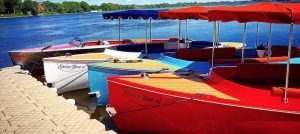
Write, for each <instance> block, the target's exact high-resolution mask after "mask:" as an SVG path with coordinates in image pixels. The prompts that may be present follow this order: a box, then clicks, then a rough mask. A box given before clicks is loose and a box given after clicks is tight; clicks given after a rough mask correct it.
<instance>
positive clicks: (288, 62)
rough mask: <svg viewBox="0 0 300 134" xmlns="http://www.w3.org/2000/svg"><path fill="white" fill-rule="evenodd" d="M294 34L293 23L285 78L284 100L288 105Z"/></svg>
mask: <svg viewBox="0 0 300 134" xmlns="http://www.w3.org/2000/svg"><path fill="white" fill-rule="evenodd" d="M293 32H294V24H293V23H292V24H291V26H290V40H289V52H288V61H287V65H286V77H285V88H284V98H283V102H284V103H287V102H288V98H287V93H288V87H289V75H290V64H291V50H292V43H293Z"/></svg>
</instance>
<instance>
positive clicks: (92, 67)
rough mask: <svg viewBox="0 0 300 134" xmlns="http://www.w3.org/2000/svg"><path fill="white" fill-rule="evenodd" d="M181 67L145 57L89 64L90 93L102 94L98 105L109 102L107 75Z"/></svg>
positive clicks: (177, 69) (173, 70)
mask: <svg viewBox="0 0 300 134" xmlns="http://www.w3.org/2000/svg"><path fill="white" fill-rule="evenodd" d="M180 69H181V68H180V67H178V66H174V65H169V64H166V63H163V62H160V61H158V60H148V59H143V60H139V61H127V62H126V61H124V62H119V61H115V63H114V62H105V63H90V64H88V79H89V85H90V93H97V94H100V97H99V98H98V101H97V104H98V105H106V104H108V88H107V77H109V76H121V75H133V74H140V73H163V72H175V71H180Z"/></svg>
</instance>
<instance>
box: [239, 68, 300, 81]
mask: <svg viewBox="0 0 300 134" xmlns="http://www.w3.org/2000/svg"><path fill="white" fill-rule="evenodd" d="M299 68H300V64H292V65H291V66H290V79H291V80H293V79H295V80H300V70H299ZM237 76H238V78H239V79H245V80H285V77H286V64H238V66H237Z"/></svg>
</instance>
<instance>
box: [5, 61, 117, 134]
mask: <svg viewBox="0 0 300 134" xmlns="http://www.w3.org/2000/svg"><path fill="white" fill-rule="evenodd" d="M0 133H16V134H27V133H28V134H36V133H38V134H43V133H66V134H77V133H78V134H85V133H86V134H96V133H97V134H98V133H104V134H105V133H114V131H105V126H104V125H103V124H102V123H100V122H99V121H97V120H95V119H90V116H89V115H88V114H87V113H85V112H84V111H81V110H77V107H76V106H74V105H72V104H67V103H66V99H65V98H63V97H60V96H58V95H57V94H56V93H55V92H52V91H49V88H48V87H46V86H44V85H43V84H42V83H41V82H39V81H37V80H36V79H35V78H33V77H32V76H31V75H27V74H26V72H24V71H23V70H21V69H19V67H17V66H16V67H10V68H4V69H1V71H0Z"/></svg>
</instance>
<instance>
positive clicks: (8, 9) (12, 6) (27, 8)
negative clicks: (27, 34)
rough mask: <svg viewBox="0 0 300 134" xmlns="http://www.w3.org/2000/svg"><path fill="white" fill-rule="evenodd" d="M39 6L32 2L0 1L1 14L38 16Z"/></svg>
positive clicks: (20, 0) (26, 0) (28, 0)
mask: <svg viewBox="0 0 300 134" xmlns="http://www.w3.org/2000/svg"><path fill="white" fill-rule="evenodd" d="M37 4H38V3H37V2H35V1H31V0H24V1H23V2H22V0H0V14H20V13H23V14H27V13H31V14H36V10H37Z"/></svg>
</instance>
